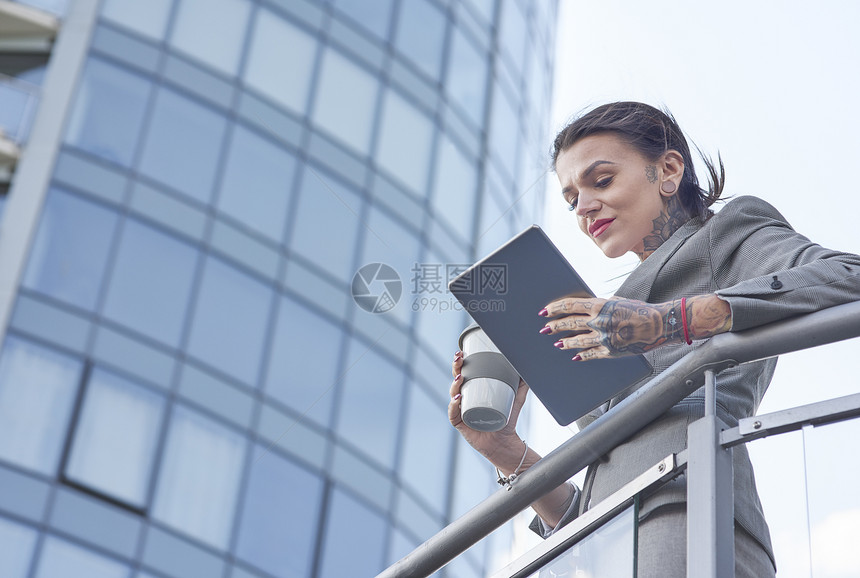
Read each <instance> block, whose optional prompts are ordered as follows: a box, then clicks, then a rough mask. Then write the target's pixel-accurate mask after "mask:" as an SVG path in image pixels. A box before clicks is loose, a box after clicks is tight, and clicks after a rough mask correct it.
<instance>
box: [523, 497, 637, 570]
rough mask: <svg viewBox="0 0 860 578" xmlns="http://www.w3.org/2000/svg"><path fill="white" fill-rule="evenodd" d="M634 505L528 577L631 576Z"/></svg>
mask: <svg viewBox="0 0 860 578" xmlns="http://www.w3.org/2000/svg"><path fill="white" fill-rule="evenodd" d="M634 534H635V528H634V516H633V508H628V509H627V510H625V511H624V512H622V513H620V514H618V515H617V516H615V517H614V518H613V519H611V520H610V521H608V522H606V523H605V524H604V525H603V526H601V527H600V528H598V529H597V530H595V531H594V532H592V533H591V534H589V535H588V536H586V537H585V538H583V539H582V540H580V541H579V542H577V543H576V544H575V545H574V546H573V547H571V548H570V549H569V550H567V551H566V552H565V553H564V554H562V555H560V556H558V557H557V558H556V559H555V560H553V561H552V562H549V563H548V564H546V565H545V566H544V567H543V568H541V569H540V570H539V571H537V572H535V573H534V574H531V575H530V577H529V578H555V577H556V576H571V577H573V576H618V577H622V576H634V571H633V551H634V550H633V548H634V544H635V542H634Z"/></svg>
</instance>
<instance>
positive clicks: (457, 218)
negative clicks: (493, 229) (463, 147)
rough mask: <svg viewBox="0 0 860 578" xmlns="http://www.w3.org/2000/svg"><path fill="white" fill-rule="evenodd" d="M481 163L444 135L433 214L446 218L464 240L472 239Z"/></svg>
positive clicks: (436, 173) (434, 186)
mask: <svg viewBox="0 0 860 578" xmlns="http://www.w3.org/2000/svg"><path fill="white" fill-rule="evenodd" d="M477 167H478V163H477V161H476V160H474V159H471V158H468V157H467V156H466V155H465V154H463V153H462V152H461V151H460V149H458V148H457V147H456V146H455V145H454V143H453V142H452V141H451V139H449V138H448V137H447V136H445V135H442V139H441V141H440V144H439V154H438V156H437V159H436V172H435V174H434V176H435V181H434V183H433V197H432V202H433V212H434V213H435V214H436V218H440V217H442V218H444V219H445V220H447V221H448V222H449V223H451V224H452V225H453V226H454V229H455V230H456V231H457V232H458V233H460V234H461V235H462V236H463V237H465V238H467V239H469V238H471V236H472V234H471V233H472V229H473V227H474V225H473V224H472V220H473V218H474V216H475V199H476V198H477V196H478V195H477V193H478V175H477V173H476V170H477Z"/></svg>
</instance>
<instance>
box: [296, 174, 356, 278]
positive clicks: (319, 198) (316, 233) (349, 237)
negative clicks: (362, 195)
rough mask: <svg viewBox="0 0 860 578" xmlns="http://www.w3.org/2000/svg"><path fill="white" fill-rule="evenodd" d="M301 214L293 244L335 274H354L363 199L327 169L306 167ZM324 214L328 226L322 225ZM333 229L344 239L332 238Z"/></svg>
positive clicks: (301, 252)
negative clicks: (354, 243) (329, 173)
mask: <svg viewBox="0 0 860 578" xmlns="http://www.w3.org/2000/svg"><path fill="white" fill-rule="evenodd" d="M298 190H299V193H298V194H299V195H300V196H299V205H298V214H297V215H296V218H295V219H294V221H293V225H292V229H293V232H292V240H291V242H290V248H292V249H293V250H295V251H297V252H299V253H300V254H302V255H303V256H305V257H307V258H308V259H310V260H311V261H313V262H314V263H316V264H317V265H319V266H320V267H324V268H325V269H326V271H329V272H330V273H331V274H332V275H334V276H335V277H337V278H338V279H342V280H343V281H349V280H350V279H352V276H353V274H355V270H354V268H355V265H354V263H355V255H354V252H353V250H352V243H353V240H354V239H355V238H356V235H357V234H358V228H359V226H360V219H361V217H360V215H361V200H360V199H359V198H358V195H356V194H355V193H354V192H352V191H351V190H350V189H348V188H346V187H344V186H342V185H340V184H339V183H338V182H337V181H336V180H334V179H333V178H331V177H329V176H328V175H327V174H326V173H323V172H321V171H320V170H319V169H314V168H312V167H310V166H308V167H306V168H305V170H304V173H303V174H302V181H301V184H300V185H299V189H298ZM323 216H324V217H325V222H326V224H327V226H326V227H320V226H319V223H320V219H321V218H322V217H323ZM331 231H337V232H338V238H339V239H341V240H342V241H343V243H332V242H331Z"/></svg>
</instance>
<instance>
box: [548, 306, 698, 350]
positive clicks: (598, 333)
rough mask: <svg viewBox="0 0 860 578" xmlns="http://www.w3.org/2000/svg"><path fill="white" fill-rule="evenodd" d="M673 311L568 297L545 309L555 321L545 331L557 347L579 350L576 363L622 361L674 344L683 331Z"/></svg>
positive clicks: (667, 307)
mask: <svg viewBox="0 0 860 578" xmlns="http://www.w3.org/2000/svg"><path fill="white" fill-rule="evenodd" d="M671 309H672V304H671V303H660V304H652V303H645V302H644V301H636V300H633V299H622V298H620V297H613V298H612V299H599V298H590V299H584V298H578V297H567V298H564V299H559V300H558V301H553V302H552V303H550V304H549V305H547V306H546V317H551V318H554V319H552V320H551V321H549V322H547V324H546V327H548V328H550V330H551V331H550V332H549V333H548V334H549V335H552V336H557V337H558V338H559V340H558V341H557V342H556V347H559V348H560V349H564V350H568V349H571V350H577V351H576V353H577V355H576V356H575V357H574V358H573V359H574V360H576V361H579V360H583V361H585V360H590V359H605V358H608V357H621V356H624V355H634V354H638V353H644V352H646V351H648V350H650V349H654V348H655V347H659V346H660V345H662V344H664V343H666V341H669V340H672V338H673V337H674V336H675V335H677V330H680V329H681V327H680V323H681V318H680V312H678V313H677V315H672V314H671ZM541 313H542V314H543V312H541ZM672 321H675V323H672ZM667 325H668V327H667ZM675 325H677V327H675ZM577 357H578V358H579V359H577Z"/></svg>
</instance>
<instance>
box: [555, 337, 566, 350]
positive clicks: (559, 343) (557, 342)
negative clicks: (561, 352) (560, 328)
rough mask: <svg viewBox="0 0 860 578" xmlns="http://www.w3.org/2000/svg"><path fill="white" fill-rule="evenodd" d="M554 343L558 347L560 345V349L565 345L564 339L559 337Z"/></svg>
mask: <svg viewBox="0 0 860 578" xmlns="http://www.w3.org/2000/svg"><path fill="white" fill-rule="evenodd" d="M553 345H555V346H556V347H558V348H559V349H561V348H562V347H564V341H562V340H561V339H559V340H558V341H556V342H555V343H553Z"/></svg>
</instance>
